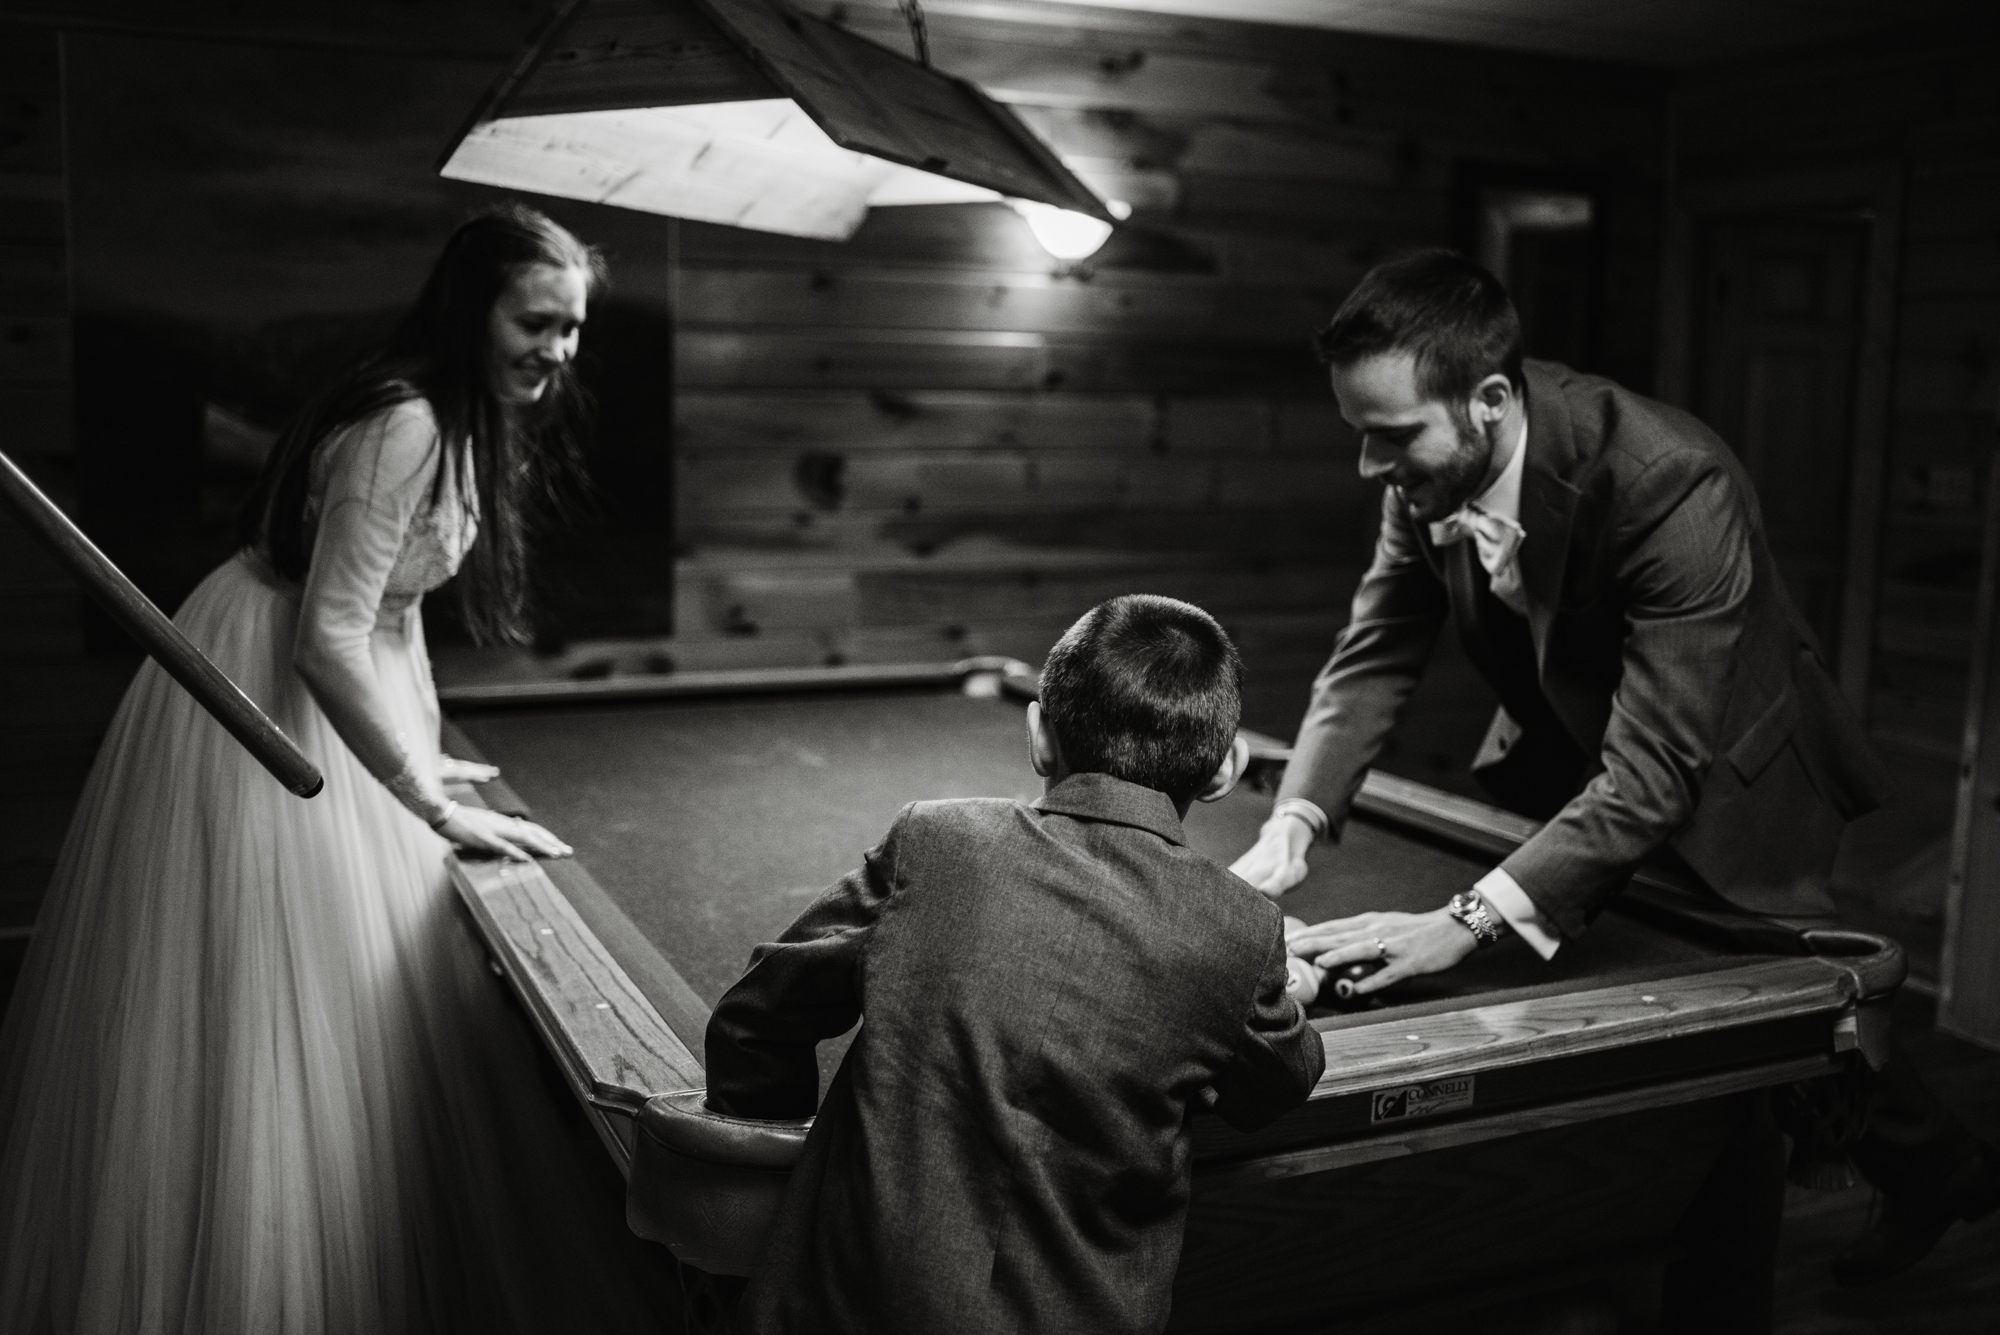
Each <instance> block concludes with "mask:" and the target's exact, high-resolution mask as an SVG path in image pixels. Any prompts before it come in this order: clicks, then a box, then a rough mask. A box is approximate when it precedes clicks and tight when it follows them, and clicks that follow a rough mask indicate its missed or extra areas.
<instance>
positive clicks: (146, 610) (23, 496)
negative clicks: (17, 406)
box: [0, 453, 326, 797]
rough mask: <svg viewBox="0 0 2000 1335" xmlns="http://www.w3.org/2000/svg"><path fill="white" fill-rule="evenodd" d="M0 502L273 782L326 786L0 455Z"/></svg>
mask: <svg viewBox="0 0 2000 1335" xmlns="http://www.w3.org/2000/svg"><path fill="white" fill-rule="evenodd" d="M0 496H5V497H6V498H7V500H8V501H9V502H10V503H11V504H12V505H13V507H14V509H15V510H16V511H17V512H18V513H19V514H20V516H21V517H22V518H23V519H25V520H27V521H28V527H29V528H31V529H33V530H34V531H35V533H36V535H37V536H38V537H40V538H41V540H42V541H43V542H44V543H45V544H47V546H48V548H49V550H50V551H51V552H53V553H54V554H55V558H56V560H58V561H60V562H61V563H62V564H63V566H64V567H66V568H67V569H68V570H69V571H70V572H71V573H72V574H74V575H75V576H76V577H77V578H78V579H80V580H82V581H83V587H84V590H85V592H87V593H89V594H90V596H91V597H92V598H94V599H96V601H97V602H98V604H99V605H100V606H102V607H103V608H104V610H105V611H107V612H109V613H110V614H111V617H112V619H113V620H114V621H116V622H117V623H118V624H119V625H120V626H122V627H123V628H124V629H125V630H126V631H127V632H128V633H129V634H130V635H131V636H132V637H133V638H134V639H136V640H137V641H139V643H140V644H141V645H142V646H144V648H145V650H146V652H147V653H149V654H151V655H152V656H153V660H154V661H155V662H157V663H158V664H159V665H160V666H161V667H163V668H165V669H166V670H167V673H168V675H170V676H172V677H173V679H174V680H175V681H177V682H179V683H180V684H181V685H182V686H184V687H186V688H187V692H188V694H189V695H192V696H193V697H194V698H195V702H196V703H197V704H199V705H200V706H201V707H202V708H203V709H206V710H207V711H208V712H209V713H210V714H212V715H213V716H214V717H215V721H216V722H218V723H220V724H221V725H222V726H223V727H225V728H227V729H228V730H229V732H230V734H231V735H232V736H234V737H235V738H236V740H237V741H239V742H241V743H243V746H244V748H245V749H246V750H248V751H249V752H250V754H251V755H253V756H255V757H256V758H257V761H258V763H260V764H261V765H263V767H264V768H265V769H267V770H269V771H271V773H272V775H273V776H274V777H275V778H276V779H277V780H278V782H279V783H282V784H284V785H285V787H286V788H288V789H290V790H291V791H292V792H294V793H296V794H298V795H299V796H300V797H311V796H313V795H314V794H316V793H317V792H319V790H320V789H321V788H322V787H324V786H325V783H326V780H325V779H323V778H321V777H320V772H319V769H318V768H317V767H316V766H315V765H314V764H313V763H312V761H310V760H308V759H306V757H305V753H304V752H302V751H300V750H299V748H298V747H297V746H296V745H295V744H294V743H293V742H292V739H291V738H289V737H287V736H285V732H284V729H282V728H280V727H279V726H278V725H277V724H275V723H273V722H271V719H270V717H269V716H268V715H267V714H265V713H264V711H263V710H261V709H259V708H257V705H256V703H255V702H254V701H252V700H251V699H250V697H249V696H247V695H245V694H243V691H242V690H241V688H239V687H238V686H237V685H236V683H235V682H233V681H231V680H230V679H229V678H228V677H227V676H225V675H224V674H223V672H222V669H221V668H218V667H217V666H216V665H215V664H213V663H211V662H209V660H208V655H206V654H204V653H202V651H201V650H199V649H197V648H195V646H194V643H193V642H192V641H190V640H189V639H188V637H187V636H185V635H183V634H182V633H181V629H180V627H179V626H176V625H175V624H174V623H173V622H172V621H169V620H168V619H167V616H166V614H165V613H164V612H162V611H160V609H159V608H158V607H156V606H154V605H153V600H152V599H150V598H148V597H147V596H146V595H145V594H143V593H141V592H140V591H139V586H138V585H136V584H134V583H133V582H132V581H131V580H129V579H127V578H126V577H125V572H124V571H122V570H120V569H119V568H118V567H117V566H115V565H113V564H111V561H110V558H108V557H106V556H105V555H104V553H103V552H101V551H99V550H97V544H95V543H93V542H92V541H91V540H90V539H89V538H87V537H85V536H84V535H83V530H81V529H79V528H78V527H77V526H76V525H75V524H73V523H71V522H70V518H69V516H68V515H66V514H64V513H63V512H62V511H61V510H60V509H58V508H57V506H56V503H55V502H54V501H52V500H50V499H49V498H48V497H47V496H44V495H43V494H42V491H41V488H39V487H37V486H36V485H35V484H34V483H33V482H32V481H30V480H29V478H28V475H27V474H26V473H23V472H22V471H21V469H20V467H19V466H18V465H16V464H15V462H14V461H13V460H12V459H9V458H8V457H7V456H6V454H4V453H0Z"/></svg>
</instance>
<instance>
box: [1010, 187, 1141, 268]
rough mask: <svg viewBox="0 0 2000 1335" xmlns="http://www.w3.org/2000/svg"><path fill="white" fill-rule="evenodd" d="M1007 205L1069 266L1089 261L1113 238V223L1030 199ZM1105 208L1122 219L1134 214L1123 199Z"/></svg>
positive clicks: (1045, 248) (1050, 252)
mask: <svg viewBox="0 0 2000 1335" xmlns="http://www.w3.org/2000/svg"><path fill="white" fill-rule="evenodd" d="M1007 204H1008V206H1009V207H1010V208H1012V209H1013V210H1014V212H1016V213H1018V214H1020V215H1021V217H1022V219H1023V220H1024V221H1025V222H1026V223H1027V224H1028V230H1029V231H1030V232H1033V233H1034V234H1035V240H1036V241H1037V242H1039V243H1040V245H1041V247H1042V249H1043V250H1046V251H1047V252H1049V254H1050V255H1051V256H1052V257H1053V258H1055V259H1059V260H1065V261H1068V262H1070V263H1075V262H1076V261H1077V260H1083V259H1089V258H1090V257H1091V256H1092V255H1095V254H1096V253H1097V252H1098V249H1099V248H1100V247H1101V246H1103V244H1104V243H1105V242H1106V241H1107V240H1109V239H1110V237H1111V224H1110V223H1108V222H1105V221H1104V220H1103V219H1101V218H1093V217H1091V216H1090V215H1089V214H1087V213H1076V212H1073V211H1072V210H1070V209H1059V208H1057V207H1055V205H1053V204H1040V203H1037V202H1035V201H1034V200H1031V199H1010V200H1008V201H1007ZM1106 207H1107V209H1108V211H1109V212H1110V213H1111V214H1112V215H1113V216H1115V217H1119V218H1123V217H1126V216H1128V215H1130V214H1131V212H1132V209H1131V206H1130V205H1128V204H1126V203H1125V202H1124V201H1123V200H1112V201H1110V203H1109V204H1108V205H1107V206H1106Z"/></svg>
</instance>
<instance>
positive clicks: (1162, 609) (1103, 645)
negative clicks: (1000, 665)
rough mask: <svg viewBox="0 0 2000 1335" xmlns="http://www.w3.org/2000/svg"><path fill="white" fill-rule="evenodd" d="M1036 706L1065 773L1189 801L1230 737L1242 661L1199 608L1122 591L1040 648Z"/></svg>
mask: <svg viewBox="0 0 2000 1335" xmlns="http://www.w3.org/2000/svg"><path fill="white" fill-rule="evenodd" d="M1042 712H1043V714H1044V715H1045V716H1046V717H1047V718H1048V721H1049V726H1050V727H1051V728H1052V729H1054V731H1055V735H1056V740H1057V741H1058V742H1060V743H1061V744H1062V753H1063V760H1064V761H1065V762H1066V763H1067V764H1068V766H1069V768H1070V770H1071V772H1073V773H1078V774H1083V773H1094V774H1109V775H1110V776H1111V777H1112V778H1114V779H1124V780H1125V781H1126V782H1128V783H1136V784H1139V785H1141V786H1143V787H1146V788H1156V789H1158V790H1159V791H1161V792H1163V793H1165V794H1167V796H1169V797H1171V798H1173V799H1174V800H1175V801H1177V802H1182V801H1189V800H1191V799H1193V798H1194V797H1195V796H1196V795H1198V794H1199V793H1200V792H1201V790H1202V789H1203V788H1205V787H1206V786H1207V785H1208V781H1209V780H1210V779H1211V778H1213V777H1214V775H1215V771H1216V769H1217V768H1218V767H1219V766H1220V765H1221V764H1222V761H1223V758H1224V757H1225V756H1227V755H1228V754H1229V748H1230V745H1231V744H1232V743H1233V742H1234V741H1235V740H1236V724H1237V721H1238V720H1239V718H1240V717H1241V716H1242V712H1243V660H1242V659H1241V658H1240V657H1238V656H1237V653H1236V646H1235V645H1234V644H1232V643H1231V642H1230V639H1229V633H1228V632H1227V631H1225V630H1223V628H1222V626H1221V625H1220V624H1219V623H1218V622H1217V621H1216V619H1215V618H1214V617H1212V616H1210V615H1209V614H1208V613H1206V612H1204V611H1202V610H1201V609H1200V608H1199V607H1196V606H1194V605H1193V604H1191V603H1184V602H1181V601H1179V600H1178V599H1175V598H1162V597H1160V596H1159V595H1157V594H1150V593H1130V594H1124V595H1122V596H1120V597H1117V598H1111V599H1107V600H1106V601H1104V602H1101V603H1099V604H1098V605H1097V606H1096V607H1093V608H1091V609H1090V611H1088V612H1086V613H1084V614H1083V616H1082V617H1081V618H1080V619H1079V620H1078V621H1077V623H1076V624H1075V625H1074V626H1071V627H1070V628H1069V629H1068V630H1067V631H1065V632H1064V633H1063V637H1062V638H1061V639H1060V640H1058V641H1056V645H1055V648H1053V649H1051V650H1049V656H1048V661H1047V662H1045V663H1044V664H1043V665H1042Z"/></svg>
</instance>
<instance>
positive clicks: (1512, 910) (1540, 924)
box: [1472, 867, 1562, 959]
mask: <svg viewBox="0 0 2000 1335" xmlns="http://www.w3.org/2000/svg"><path fill="white" fill-rule="evenodd" d="M1472 888H1473V889H1474V890H1476V891H1478V892H1479V897H1480V898H1481V899H1484V900H1485V901H1486V902H1487V904H1488V905H1490V906H1491V907H1492V909H1493V911H1494V912H1495V913H1498V914H1499V915H1500V916H1501V917H1503V918H1505V919H1506V920H1507V925H1508V926H1509V927H1511V928H1513V929H1514V934H1515V935H1516V936H1519V937H1520V938H1521V939H1522V940H1523V941H1526V942H1527V943H1528V946H1529V948H1530V949H1532V950H1533V951H1534V952H1535V953H1536V954H1537V955H1540V956H1541V957H1542V958H1543V959H1551V958H1553V957H1554V956H1555V953H1556V950H1557V948H1558V947H1560V946H1561V945H1562V936H1561V934H1560V933H1558V932H1557V931H1556V929H1555V926H1554V925H1553V924H1552V923H1550V922H1549V920H1548V919H1547V918H1544V917H1543V916H1542V911H1541V910H1540V909H1538V908H1536V907H1535V901H1534V900H1532V899H1530V898H1528V892H1527V891H1526V890H1523V889H1522V888H1521V886H1520V883H1519V882H1518V881H1516V880H1515V879H1514V878H1513V877H1512V876H1509V875H1508V874H1507V872H1506V869H1504V868H1501V867H1495V868H1494V869H1493V870H1492V871H1489V872H1487V873H1486V875H1484V876H1482V877H1480V878H1479V883H1478V884H1477V885H1475V886H1473V887H1472Z"/></svg>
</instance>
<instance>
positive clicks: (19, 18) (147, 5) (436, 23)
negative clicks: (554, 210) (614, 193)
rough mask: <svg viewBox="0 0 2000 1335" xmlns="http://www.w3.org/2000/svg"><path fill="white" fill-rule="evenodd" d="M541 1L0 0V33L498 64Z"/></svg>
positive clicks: (532, 21)
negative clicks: (124, 37) (112, 36)
mask: <svg viewBox="0 0 2000 1335" xmlns="http://www.w3.org/2000/svg"><path fill="white" fill-rule="evenodd" d="M553 7H554V6H553V5H551V4H549V3H546V2H545V0H416V2H415V3H410V2H409V0H256V3H254V4H248V5H246V4H242V3H240V2H239V0H0V25H9V26H16V27H22V28H39V29H44V30H55V31H62V32H100V33H121V34H129V35H132V36H145V37H177V38H198V39H206V40H214V41H228V42H257V43H263V44H269V45H276V46H316V47H333V48H339V49H345V50H364V51H385V52H394V53H398V54H407V55H440V56H459V57H473V58H480V59H504V58H506V57H508V56H510V55H512V54H514V52H516V51H517V50H519V49H520V47H521V44H522V43H523V42H525V41H526V40H527V39H528V38H529V37H530V36H531V35H532V34H533V33H534V31H535V29H536V28H537V27H538V26H539V25H540V24H541V23H542V22H543V21H544V20H545V18H546V17H547V15H548V13H549V11H550V10H551V9H552V8H553Z"/></svg>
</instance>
